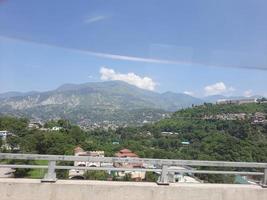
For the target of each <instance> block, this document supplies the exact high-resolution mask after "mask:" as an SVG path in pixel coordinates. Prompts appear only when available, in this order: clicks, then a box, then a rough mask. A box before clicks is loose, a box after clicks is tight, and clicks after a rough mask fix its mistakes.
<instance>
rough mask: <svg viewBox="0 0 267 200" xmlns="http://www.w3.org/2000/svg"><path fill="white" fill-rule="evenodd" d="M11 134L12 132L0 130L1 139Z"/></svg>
mask: <svg viewBox="0 0 267 200" xmlns="http://www.w3.org/2000/svg"><path fill="white" fill-rule="evenodd" d="M10 135H13V133H11V132H9V131H6V130H3V131H0V138H2V140H6V138H7V136H10Z"/></svg>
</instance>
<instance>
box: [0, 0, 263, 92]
mask: <svg viewBox="0 0 267 200" xmlns="http://www.w3.org/2000/svg"><path fill="white" fill-rule="evenodd" d="M266 10H267V1H266V0H254V1H251V0H235V1H232V0H224V1H219V0H202V1H196V0H164V1H163V0H146V1H144V0H135V1H132V0H109V1H105V0H75V1H74V0H72V1H71V0H70V1H66V0H57V1H52V0H46V1H43V0H23V1H20V0H0V93H3V92H7V91H33V90H34V91H47V90H52V89H55V88H57V87H59V86H60V85H62V84H64V83H84V82H98V81H109V80H121V81H125V82H127V83H129V84H133V85H136V86H137V87H139V88H142V89H146V90H151V91H156V92H166V91H173V92H179V93H186V94H189V95H193V96H196V97H204V96H208V95H226V96H239V95H242V96H251V95H264V96H267V87H266V85H267V84H266V83H267V20H266V19H267V12H266Z"/></svg>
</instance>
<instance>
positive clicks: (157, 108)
mask: <svg viewBox="0 0 267 200" xmlns="http://www.w3.org/2000/svg"><path fill="white" fill-rule="evenodd" d="M16 95H17V96H16ZM0 97H1V98H0V113H2V114H9V115H15V116H25V117H29V118H35V119H41V120H48V119H54V118H67V119H70V120H72V121H74V122H81V121H84V120H85V121H86V120H87V121H91V122H92V123H94V122H102V121H113V122H115V123H118V122H122V123H127V122H129V121H131V122H134V120H136V121H138V122H142V121H155V120H159V119H161V116H165V115H164V114H167V113H169V112H174V111H177V110H179V109H181V108H187V107H190V106H192V105H193V104H194V105H199V104H202V103H204V102H214V100H215V99H216V98H213V100H211V99H208V98H207V99H203V100H202V99H199V98H195V97H192V96H190V95H186V94H182V93H173V92H165V93H162V94H161V93H157V92H152V91H148V90H143V89H140V88H137V87H135V86H133V85H129V84H127V83H125V82H121V81H109V82H92V83H84V84H64V85H62V86H60V87H58V88H57V89H55V90H52V91H47V92H28V93H21V92H12V93H10V94H8V93H5V94H0ZM218 97H220V98H223V96H218ZM216 100H217V99H216ZM142 110H144V113H143V112H142ZM137 111H138V112H140V114H139V115H138V114H137V113H138V112H137ZM133 113H135V114H133ZM132 116H134V118H135V119H133V117H132Z"/></svg>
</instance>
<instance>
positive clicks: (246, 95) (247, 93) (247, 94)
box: [244, 90, 252, 97]
mask: <svg viewBox="0 0 267 200" xmlns="http://www.w3.org/2000/svg"><path fill="white" fill-rule="evenodd" d="M244 96H245V97H251V96H252V90H246V91H245V92H244Z"/></svg>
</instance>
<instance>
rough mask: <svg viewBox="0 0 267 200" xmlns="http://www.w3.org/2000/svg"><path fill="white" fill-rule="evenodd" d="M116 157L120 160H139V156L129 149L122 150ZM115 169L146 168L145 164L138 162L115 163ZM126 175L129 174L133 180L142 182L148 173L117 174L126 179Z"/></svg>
mask: <svg viewBox="0 0 267 200" xmlns="http://www.w3.org/2000/svg"><path fill="white" fill-rule="evenodd" d="M115 157H118V158H138V155H136V154H135V153H133V152H132V151H131V150H129V149H122V150H120V151H119V152H117V153H116V154H115ZM114 167H116V168H129V169H132V168H144V166H143V163H140V162H137V163H132V162H131V163H127V162H123V163H118V162H117V163H114ZM126 174H129V175H130V176H131V178H132V179H133V180H136V181H140V180H143V179H145V176H146V172H140V171H119V172H117V176H119V177H124V176H126Z"/></svg>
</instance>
